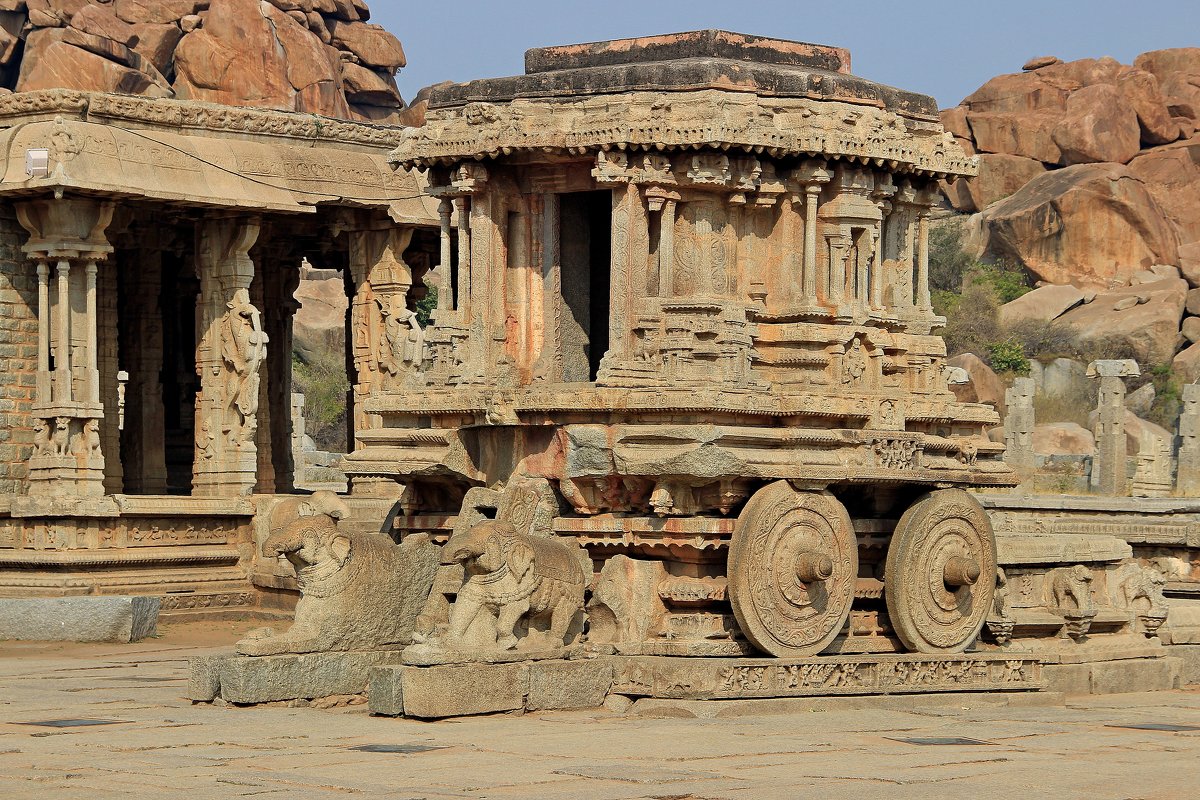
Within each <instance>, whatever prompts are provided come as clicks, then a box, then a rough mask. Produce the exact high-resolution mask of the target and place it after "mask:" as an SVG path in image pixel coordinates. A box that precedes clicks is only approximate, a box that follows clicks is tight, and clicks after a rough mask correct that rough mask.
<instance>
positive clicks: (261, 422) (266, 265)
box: [250, 232, 291, 494]
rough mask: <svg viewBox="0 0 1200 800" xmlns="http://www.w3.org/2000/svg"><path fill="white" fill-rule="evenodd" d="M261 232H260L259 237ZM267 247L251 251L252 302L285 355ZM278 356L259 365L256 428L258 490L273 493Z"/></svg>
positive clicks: (264, 327) (275, 346)
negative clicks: (276, 321) (278, 332)
mask: <svg viewBox="0 0 1200 800" xmlns="http://www.w3.org/2000/svg"><path fill="white" fill-rule="evenodd" d="M261 235H262V234H261V232H260V237H261ZM266 249H267V248H265V247H263V246H262V242H261V240H260V241H259V243H258V246H257V247H255V248H254V253H253V254H252V255H251V259H252V260H253V261H254V266H255V270H254V278H253V279H252V280H251V281H250V304H251V305H252V306H254V307H255V308H257V309H261V312H260V313H261V317H260V319H261V325H262V330H263V333H264V334H265V335H266V337H267V338H268V339H269V340H270V342H271V344H272V345H273V348H272V350H273V352H274V353H277V354H279V355H280V356H282V355H283V354H284V353H288V354H290V352H291V351H290V350H283V349H281V347H280V345H281V344H282V342H280V341H279V340H278V339H276V338H275V337H274V336H273V335H272V334H274V333H276V326H275V325H273V324H272V317H274V316H277V315H278V310H277V309H276V308H275V307H274V305H275V303H276V302H277V301H278V299H279V298H277V297H268V292H267V287H266V284H267V282H268V281H270V280H271V278H272V277H274V271H275V269H276V268H277V266H278V265H277V264H275V263H274V259H272V258H268V257H267V255H266ZM279 360H280V359H278V358H273V359H270V360H269V361H267V362H266V363H265V364H263V365H262V367H261V368H260V369H259V376H258V377H259V380H258V401H257V402H258V414H257V417H256V425H255V428H254V456H255V470H254V478H255V480H254V493H255V494H274V492H275V460H274V457H273V454H272V451H273V448H272V447H271V444H272V442H271V428H272V427H273V424H274V422H275V412H276V409H274V408H272V407H271V389H272V387H271V378H272V377H273V375H272V373H273V372H274V370H273V369H272V368H273V367H274V366H275V362H276V361H279Z"/></svg>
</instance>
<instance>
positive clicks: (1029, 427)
mask: <svg viewBox="0 0 1200 800" xmlns="http://www.w3.org/2000/svg"><path fill="white" fill-rule="evenodd" d="M1036 388H1037V387H1036V384H1035V383H1034V382H1033V378H1017V379H1016V380H1014V381H1013V385H1012V387H1011V388H1009V389H1008V391H1006V392H1005V393H1004V404H1005V406H1007V408H1008V413H1007V414H1006V415H1005V417H1004V445H1005V447H1006V448H1007V449H1006V450H1005V451H1004V460H1005V461H1007V462H1008V463H1009V464H1012V465H1013V466H1014V467H1020V468H1023V469H1033V467H1034V466H1035V458H1036V456H1035V454H1034V452H1033V426H1034V421H1035V420H1034V411H1033V395H1034V392H1035V390H1036Z"/></svg>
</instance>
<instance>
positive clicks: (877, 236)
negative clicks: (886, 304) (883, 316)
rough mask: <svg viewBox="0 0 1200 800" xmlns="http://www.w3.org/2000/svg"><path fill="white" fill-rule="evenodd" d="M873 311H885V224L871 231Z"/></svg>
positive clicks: (871, 304)
mask: <svg viewBox="0 0 1200 800" xmlns="http://www.w3.org/2000/svg"><path fill="white" fill-rule="evenodd" d="M870 306H871V309H872V310H874V311H882V310H883V223H882V222H881V223H880V228H879V230H873V231H871V303H870Z"/></svg>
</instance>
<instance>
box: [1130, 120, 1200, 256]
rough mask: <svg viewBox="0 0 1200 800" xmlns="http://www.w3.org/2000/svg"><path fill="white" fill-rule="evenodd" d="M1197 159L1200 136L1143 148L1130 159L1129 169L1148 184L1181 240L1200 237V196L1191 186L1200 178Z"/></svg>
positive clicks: (1183, 241) (1148, 189)
mask: <svg viewBox="0 0 1200 800" xmlns="http://www.w3.org/2000/svg"><path fill="white" fill-rule="evenodd" d="M1198 162H1200V137H1194V138H1192V139H1188V140H1186V141H1181V142H1175V143H1174V144H1170V145H1166V146H1165V147H1155V148H1151V149H1149V150H1143V151H1142V152H1141V153H1140V154H1139V155H1138V156H1137V157H1135V158H1134V159H1133V160H1132V161H1130V162H1129V173H1130V174H1131V175H1133V176H1134V177H1136V178H1137V179H1138V180H1140V181H1142V183H1143V184H1144V185H1145V187H1146V190H1147V191H1148V192H1149V193H1150V196H1151V197H1153V198H1154V200H1155V201H1156V203H1157V204H1158V207H1159V208H1160V209H1161V210H1162V214H1163V215H1164V216H1165V217H1166V219H1167V220H1168V221H1169V222H1170V223H1171V225H1172V226H1173V227H1174V228H1175V230H1176V232H1177V235H1178V237H1179V241H1180V242H1181V243H1190V242H1196V241H1200V197H1197V193H1196V192H1194V191H1192V190H1191V188H1192V187H1194V186H1196V184H1197V183H1198V182H1200V163H1198ZM1178 258H1179V259H1182V258H1183V255H1182V253H1180V254H1179V256H1178ZM1166 263H1167V264H1169V265H1175V264H1178V263H1180V262H1179V261H1177V260H1171V261H1168V262H1166Z"/></svg>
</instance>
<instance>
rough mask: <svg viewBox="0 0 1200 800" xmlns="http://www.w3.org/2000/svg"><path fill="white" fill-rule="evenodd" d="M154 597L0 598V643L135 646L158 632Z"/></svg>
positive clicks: (158, 603) (157, 606)
mask: <svg viewBox="0 0 1200 800" xmlns="http://www.w3.org/2000/svg"><path fill="white" fill-rule="evenodd" d="M160 606H161V602H160V601H159V599H158V598H157V597H95V596H88V597H46V598H0V640H3V639H21V640H28V641H36V642H122V643H125V642H136V641H139V640H141V639H144V638H146V637H147V636H154V635H155V634H156V633H157V631H158V612H159V608H160Z"/></svg>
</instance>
